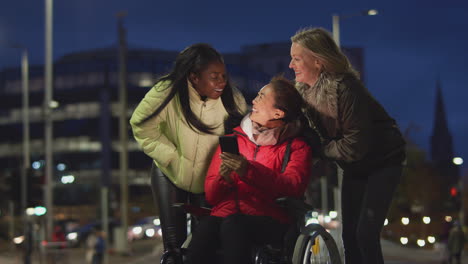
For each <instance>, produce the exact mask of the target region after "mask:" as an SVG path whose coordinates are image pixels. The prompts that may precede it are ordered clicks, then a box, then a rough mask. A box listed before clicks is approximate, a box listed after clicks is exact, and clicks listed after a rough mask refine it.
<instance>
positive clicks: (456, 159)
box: [452, 157, 463, 165]
mask: <svg viewBox="0 0 468 264" xmlns="http://www.w3.org/2000/svg"><path fill="white" fill-rule="evenodd" d="M452 162H453V164H455V165H462V164H463V159H462V158H460V157H455V158H453V160H452Z"/></svg>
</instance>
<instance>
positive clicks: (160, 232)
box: [158, 229, 162, 237]
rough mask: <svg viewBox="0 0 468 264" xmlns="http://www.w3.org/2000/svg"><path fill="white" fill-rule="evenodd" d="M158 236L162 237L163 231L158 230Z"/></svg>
mask: <svg viewBox="0 0 468 264" xmlns="http://www.w3.org/2000/svg"><path fill="white" fill-rule="evenodd" d="M158 235H159V236H160V237H162V229H159V230H158Z"/></svg>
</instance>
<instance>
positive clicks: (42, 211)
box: [34, 206, 47, 216]
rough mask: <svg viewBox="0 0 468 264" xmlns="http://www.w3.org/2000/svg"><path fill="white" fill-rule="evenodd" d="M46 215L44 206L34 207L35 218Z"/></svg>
mask: <svg viewBox="0 0 468 264" xmlns="http://www.w3.org/2000/svg"><path fill="white" fill-rule="evenodd" d="M46 213H47V209H46V208H45V207H44V206H36V207H34V214H35V215H37V216H41V215H45V214H46Z"/></svg>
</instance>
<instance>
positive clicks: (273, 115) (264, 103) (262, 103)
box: [250, 84, 284, 127]
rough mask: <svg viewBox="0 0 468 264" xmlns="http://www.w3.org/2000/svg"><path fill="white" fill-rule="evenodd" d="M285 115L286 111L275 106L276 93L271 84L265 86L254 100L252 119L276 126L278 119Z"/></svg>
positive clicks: (264, 124)
mask: <svg viewBox="0 0 468 264" xmlns="http://www.w3.org/2000/svg"><path fill="white" fill-rule="evenodd" d="M283 117H284V112H283V111H282V110H280V109H278V108H275V94H274V90H273V88H272V86H271V84H268V85H266V86H264V87H263V88H262V89H261V90H260V91H259V92H258V95H257V97H255V99H254V100H253V101H252V113H251V114H250V119H251V120H252V121H253V122H256V123H258V124H260V125H261V126H264V127H275V126H277V125H276V123H277V120H280V119H281V118H283ZM278 125H279V124H278Z"/></svg>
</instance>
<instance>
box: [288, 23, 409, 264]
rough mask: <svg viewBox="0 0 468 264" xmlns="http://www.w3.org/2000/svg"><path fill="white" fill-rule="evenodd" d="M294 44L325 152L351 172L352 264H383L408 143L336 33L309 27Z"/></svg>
mask: <svg viewBox="0 0 468 264" xmlns="http://www.w3.org/2000/svg"><path fill="white" fill-rule="evenodd" d="M291 41H292V44H291V62H290V65H289V67H290V68H291V69H293V70H294V73H295V76H296V88H297V89H298V90H299V92H300V93H301V94H302V96H303V97H304V99H305V101H306V108H305V109H304V112H305V114H306V116H307V118H308V119H309V121H310V126H311V127H313V128H314V129H315V130H316V132H317V133H318V134H320V136H321V139H322V148H321V149H320V150H319V151H318V153H317V154H318V156H319V157H321V158H322V159H325V160H332V161H336V163H337V164H338V165H339V166H340V167H341V169H343V183H342V190H341V192H342V195H341V206H342V219H343V243H344V249H345V260H346V264H383V263H384V262H383V256H382V249H381V245H380V232H381V230H382V228H383V224H384V221H385V217H386V215H387V211H388V209H389V206H390V203H391V201H392V197H393V194H394V191H395V189H396V188H397V185H398V183H399V181H400V178H401V174H402V167H403V165H402V164H403V162H404V160H405V141H404V139H403V137H402V135H401V133H400V130H399V128H398V127H397V124H396V122H395V120H394V119H392V118H391V117H390V116H389V115H388V114H387V112H386V111H385V109H384V108H383V107H382V105H381V104H380V103H378V102H377V101H376V100H375V99H374V98H373V97H372V95H371V94H370V93H369V91H368V90H367V89H366V88H365V87H364V85H363V83H362V82H361V81H360V80H359V76H358V73H357V72H356V71H355V70H354V69H353V67H352V66H351V64H350V63H349V60H348V58H347V57H346V56H345V55H344V54H343V53H342V52H341V50H340V48H339V47H338V46H337V45H336V43H335V42H334V41H333V38H332V37H331V36H330V34H329V32H327V31H326V30H324V29H321V28H311V29H304V30H300V31H299V32H297V33H296V34H295V35H294V36H292V37H291Z"/></svg>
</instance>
